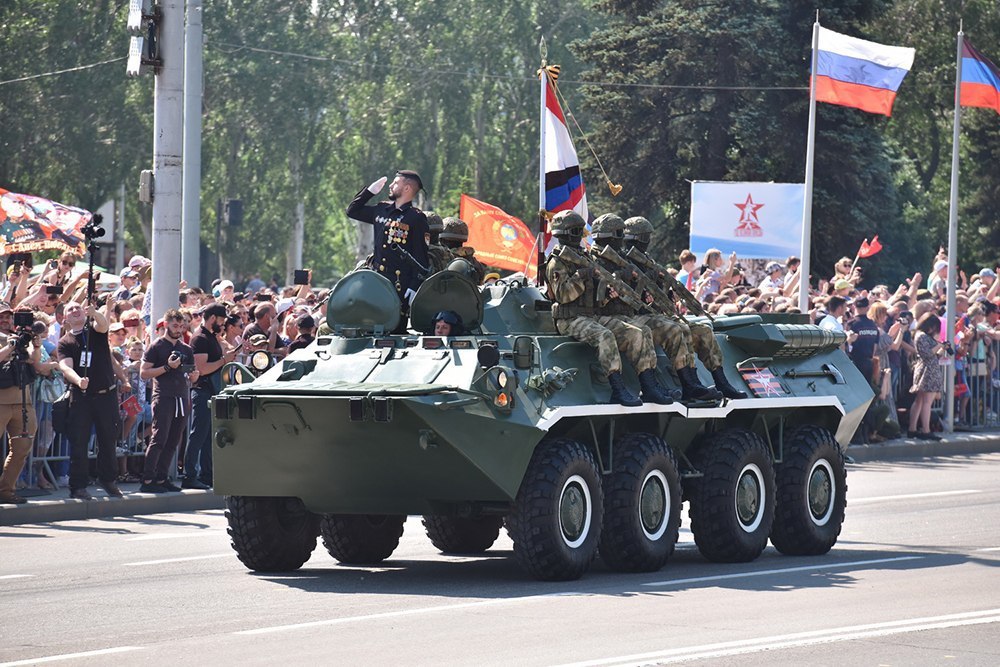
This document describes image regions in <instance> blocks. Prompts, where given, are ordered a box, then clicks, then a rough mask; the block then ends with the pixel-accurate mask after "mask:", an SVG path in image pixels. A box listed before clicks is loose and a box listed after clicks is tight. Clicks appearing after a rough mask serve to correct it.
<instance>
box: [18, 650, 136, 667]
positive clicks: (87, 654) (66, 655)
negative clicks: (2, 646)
mask: <svg viewBox="0 0 1000 667" xmlns="http://www.w3.org/2000/svg"><path fill="white" fill-rule="evenodd" d="M144 650H145V647H142V646H117V647H115V648H102V649H100V650H97V651H84V652H83V653H63V654H62V655H50V656H48V657H45V658H32V659H31V660H15V661H14V662H0V667H15V665H37V664H39V663H42V662H57V661H59V660H75V659H77V658H92V657H94V656H96V655H111V654H113V653H127V652H128V651H144Z"/></svg>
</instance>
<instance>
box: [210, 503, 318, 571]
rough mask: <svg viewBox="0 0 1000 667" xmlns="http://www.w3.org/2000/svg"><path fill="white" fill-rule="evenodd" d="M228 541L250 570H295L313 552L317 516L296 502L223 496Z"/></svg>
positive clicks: (316, 530) (316, 531) (316, 532)
mask: <svg viewBox="0 0 1000 667" xmlns="http://www.w3.org/2000/svg"><path fill="white" fill-rule="evenodd" d="M226 520H227V521H228V522H229V529H228V532H229V537H230V541H231V542H230V543H231V544H232V546H233V549H234V550H235V551H236V555H237V557H239V559H240V561H242V563H243V564H244V565H246V566H247V567H248V568H250V569H251V570H257V571H260V572H284V571H288V570H297V569H299V568H300V567H302V564H303V563H305V562H306V561H307V560H309V556H310V555H312V552H313V550H314V549H315V548H316V536H317V535H318V534H319V516H318V515H316V514H313V513H312V512H310V511H309V510H307V509H306V507H305V505H303V504H302V501H301V500H300V499H298V498H268V497H251V496H226Z"/></svg>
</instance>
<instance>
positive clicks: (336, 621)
mask: <svg viewBox="0 0 1000 667" xmlns="http://www.w3.org/2000/svg"><path fill="white" fill-rule="evenodd" d="M573 595H580V593H576V592H567V593H549V594H546V595H528V596H524V597H517V598H503V599H498V600H479V601H476V602H463V603H460V604H444V605H438V606H435V607H418V608H416V609H402V610H399V611H385V612H380V613H377V614H362V615H361V616H343V617H341V618H328V619H326V620H323V621H309V622H307V623H295V624H292V625H274V626H271V627H269V628H257V629H255V630H239V631H237V632H234V633H233V634H235V635H263V634H268V633H272V632H284V631H285V630H302V629H304V628H319V627H325V626H330V625H342V624H345V623H357V622H359V621H372V620H378V619H383V618H398V617H400V616H417V615H419V614H433V613H436V612H441V611H456V610H459V609H474V608H476V607H491V606H493V605H498V604H505V603H510V602H532V601H535V600H546V599H549V598H558V597H569V596H573Z"/></svg>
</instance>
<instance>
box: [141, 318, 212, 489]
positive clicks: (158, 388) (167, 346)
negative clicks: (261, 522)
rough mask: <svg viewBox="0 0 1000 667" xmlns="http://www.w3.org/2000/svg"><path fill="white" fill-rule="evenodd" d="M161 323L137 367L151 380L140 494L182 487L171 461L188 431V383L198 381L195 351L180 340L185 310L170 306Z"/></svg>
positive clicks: (189, 393) (184, 325)
mask: <svg viewBox="0 0 1000 667" xmlns="http://www.w3.org/2000/svg"><path fill="white" fill-rule="evenodd" d="M163 322H164V334H163V336H161V337H160V338H157V339H156V342H155V343H153V344H152V345H150V346H149V348H148V349H147V350H146V353H145V354H144V355H143V358H142V366H140V368H139V377H141V378H142V379H143V380H153V403H152V408H153V429H152V436H151V437H150V440H149V446H148V447H147V448H146V460H145V463H144V464H143V470H142V485H141V486H140V487H139V491H141V492H143V493H167V492H168V491H180V490H181V488H180V487H179V486H177V485H176V484H174V483H172V482H171V481H170V479H169V473H170V463H171V461H173V460H174V453H175V452H176V451H177V448H178V447H180V444H181V439H182V438H183V437H184V433H185V431H186V430H187V423H188V415H189V414H190V413H191V383H192V382H197V381H198V370H197V368H196V367H195V362H194V351H193V350H192V349H191V348H190V347H189V346H188V345H186V344H185V343H184V340H183V338H184V329H185V327H186V323H185V320H184V313H182V312H181V311H180V310H178V309H176V308H171V309H170V310H168V311H167V312H166V313H164V315H163Z"/></svg>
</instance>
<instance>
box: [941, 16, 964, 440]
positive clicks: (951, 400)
mask: <svg viewBox="0 0 1000 667" xmlns="http://www.w3.org/2000/svg"><path fill="white" fill-rule="evenodd" d="M964 38H965V34H964V33H963V32H962V27H961V24H959V28H958V40H957V42H958V49H957V53H956V56H955V125H954V129H953V130H952V137H951V203H950V204H949V206H948V282H947V286H948V297H947V306H946V309H945V318H946V320H947V323H946V328H945V331H946V332H947V336H948V343H949V344H954V341H955V325H956V324H957V322H956V321H955V315H956V314H957V313H956V312H955V286H956V282H957V278H958V140H959V136H960V135H961V129H962V43H963V41H964ZM946 368H950V370H949V371H948V372H946V373H945V402H944V428H945V431H952V430H954V426H955V365H954V359H953V360H952V365H951V366H950V367H946Z"/></svg>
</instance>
